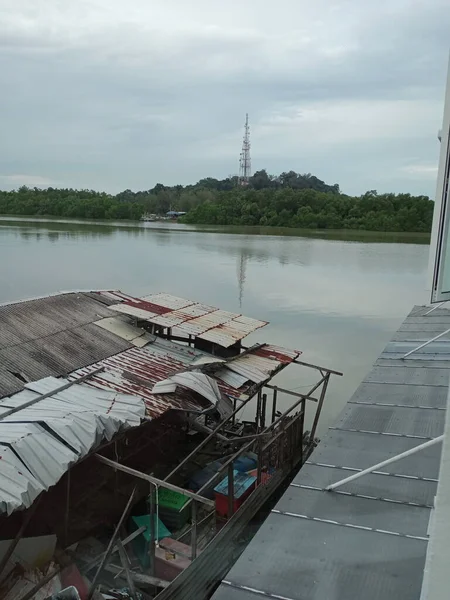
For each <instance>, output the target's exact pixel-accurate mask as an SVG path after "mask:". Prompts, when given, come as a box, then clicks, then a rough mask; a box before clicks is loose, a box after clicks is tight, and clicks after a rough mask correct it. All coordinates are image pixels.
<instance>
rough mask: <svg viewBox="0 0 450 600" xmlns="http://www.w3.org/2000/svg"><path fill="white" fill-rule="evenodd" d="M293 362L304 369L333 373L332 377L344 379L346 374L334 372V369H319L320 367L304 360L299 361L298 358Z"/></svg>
mask: <svg viewBox="0 0 450 600" xmlns="http://www.w3.org/2000/svg"><path fill="white" fill-rule="evenodd" d="M293 362H294V363H295V364H296V365H302V366H303V367H311V369H317V370H318V371H324V372H325V373H331V374H332V375H339V377H342V376H343V374H344V373H341V372H340V371H333V369H327V368H326V367H319V365H313V364H311V363H307V362H303V361H302V360H298V358H296V359H295V360H294V361H293Z"/></svg>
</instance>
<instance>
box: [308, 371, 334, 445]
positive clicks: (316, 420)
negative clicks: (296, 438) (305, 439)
mask: <svg viewBox="0 0 450 600" xmlns="http://www.w3.org/2000/svg"><path fill="white" fill-rule="evenodd" d="M329 381H330V374H329V373H328V374H327V375H326V377H325V381H324V382H323V386H322V391H321V393H320V397H319V404H318V405H317V408H316V414H315V415H314V421H313V424H312V427H311V434H310V436H309V437H310V440H309V441H310V442H311V443H313V442H314V437H315V435H316V431H317V425H318V424H319V419H320V413H321V412H322V406H323V401H324V400H325V394H326V393H327V387H328V383H329Z"/></svg>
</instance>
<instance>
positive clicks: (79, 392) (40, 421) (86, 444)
mask: <svg viewBox="0 0 450 600" xmlns="http://www.w3.org/2000/svg"><path fill="white" fill-rule="evenodd" d="M66 383H68V381H67V380H65V379H56V378H54V377H47V378H45V379H41V380H39V381H35V382H32V383H28V384H27V385H26V388H27V389H25V390H23V391H22V392H18V393H17V394H15V395H14V396H10V397H9V398H4V399H3V400H2V401H1V402H0V458H1V459H2V460H0V510H1V511H2V512H7V513H8V514H10V513H11V512H13V511H14V510H17V509H19V508H27V507H29V506H31V504H32V503H33V500H34V499H35V498H36V496H37V495H39V493H40V492H41V491H43V490H46V489H48V488H49V487H51V486H53V485H55V483H57V482H58V481H59V479H60V478H61V477H62V476H63V475H64V473H65V472H66V471H67V470H68V468H69V467H70V465H72V464H74V463H75V462H77V461H78V460H79V459H80V458H82V457H84V456H86V455H87V454H89V452H90V451H91V450H92V449H94V448H95V447H97V446H98V445H99V444H100V443H101V442H102V441H104V440H108V441H109V440H111V439H112V437H113V436H114V435H115V434H116V433H118V432H119V431H121V430H122V429H126V428H129V427H136V426H138V425H140V423H141V419H142V418H143V417H144V416H145V404H144V401H143V399H142V398H139V397H137V396H131V395H128V394H122V393H118V392H113V391H106V390H99V389H95V388H93V387H91V386H89V385H87V384H84V383H81V384H74V385H72V386H71V387H69V388H67V389H66V390H63V391H60V392H57V391H55V390H57V389H58V388H60V387H61V386H63V385H64V384H66ZM51 392H54V393H53V394H52V395H51V396H49V397H48V398H44V399H42V400H39V401H37V402H36V403H35V404H33V405H31V406H29V407H25V408H23V409H20V410H18V411H17V412H15V413H13V414H11V415H9V416H5V417H2V415H5V414H6V413H7V411H8V410H9V408H16V407H20V406H22V405H23V404H26V403H27V402H29V401H30V400H34V399H37V398H39V396H40V395H42V394H47V393H51Z"/></svg>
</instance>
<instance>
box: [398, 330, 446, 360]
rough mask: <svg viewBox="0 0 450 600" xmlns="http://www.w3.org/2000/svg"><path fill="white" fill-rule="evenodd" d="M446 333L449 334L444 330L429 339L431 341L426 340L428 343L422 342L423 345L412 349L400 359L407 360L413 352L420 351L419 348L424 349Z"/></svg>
mask: <svg viewBox="0 0 450 600" xmlns="http://www.w3.org/2000/svg"><path fill="white" fill-rule="evenodd" d="M447 333H450V329H446V330H445V331H443V332H442V333H440V334H439V335H436V336H435V337H434V338H431V340H428V342H424V343H423V344H420V346H417V348H414V350H410V351H409V352H407V353H406V354H405V355H404V356H402V359H405V358H408V356H410V355H411V354H414V352H417V350H420V349H421V348H425V346H428V344H431V343H432V342H435V341H436V340H438V339H439V338H441V337H442V336H444V335H446V334H447Z"/></svg>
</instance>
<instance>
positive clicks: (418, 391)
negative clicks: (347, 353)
mask: <svg viewBox="0 0 450 600" xmlns="http://www.w3.org/2000/svg"><path fill="white" fill-rule="evenodd" d="M449 328H450V310H448V309H445V308H437V309H436V308H435V309H431V310H430V307H419V306H416V307H414V308H413V310H412V311H411V313H410V314H409V315H408V317H407V318H406V319H405V321H404V322H403V323H402V325H401V326H400V328H399V329H398V331H397V332H396V334H395V335H394V337H393V338H392V340H391V341H390V342H389V343H388V344H387V346H386V348H385V349H384V350H383V352H382V353H381V355H380V356H379V357H378V359H377V360H376V362H375V363H374V365H373V367H372V369H371V371H370V372H369V374H368V375H367V376H366V377H365V379H364V381H363V382H362V383H361V384H360V386H359V387H358V389H357V390H356V392H355V394H354V395H353V396H352V398H351V399H350V400H349V401H348V402H347V404H346V406H345V407H344V409H343V411H342V413H341V415H340V416H339V418H338V419H337V421H336V422H335V423H333V424H332V425H331V426H330V427H329V429H328V432H327V434H326V435H325V436H324V438H323V439H322V441H321V443H320V444H319V445H318V447H317V448H316V449H315V450H314V452H313V453H312V455H311V456H310V458H309V460H308V461H307V463H306V464H305V466H304V467H303V469H302V470H301V471H300V472H299V473H298V474H297V476H295V477H294V479H293V480H292V482H291V483H290V485H289V487H288V488H287V490H286V492H285V493H284V494H283V496H282V497H281V499H280V500H279V501H278V503H277V504H276V505H275V506H274V507H273V508H272V510H271V512H270V515H269V517H268V518H267V519H266V521H265V522H264V523H263V525H262V526H261V528H260V529H259V531H258V532H257V533H256V535H255V537H254V538H253V540H252V541H251V543H250V544H249V545H248V546H247V548H246V549H245V551H244V552H243V553H242V555H241V556H240V558H239V559H238V560H237V562H236V563H235V565H234V566H233V568H232V569H231V570H230V571H229V572H228V574H227V575H226V576H225V577H224V578H223V580H222V582H221V584H220V586H219V587H218V589H217V590H216V592H215V593H214V595H213V596H212V598H213V600H252V599H253V598H257V597H261V598H274V599H282V600H330V599H331V598H332V599H333V600H348V599H349V598H355V599H356V598H364V599H365V600H380V599H383V600H415V599H417V600H419V598H420V599H423V600H425V599H428V600H437V599H439V600H440V599H441V598H444V597H445V598H447V597H448V589H449V586H448V577H449V576H448V565H449V564H450V563H449V559H450V556H449V555H450V551H449V549H448V534H449V525H448V523H449V519H450V516H449V515H450V501H449V500H450V490H449V489H448V488H450V484H449V483H448V482H449V480H450V478H449V473H448V471H450V448H449V447H448V446H449V442H448V439H449V438H450V431H448V435H446V434H445V428H446V429H447V430H450V425H447V427H446V425H445V419H446V406H447V396H448V385H449V376H450V334H446V335H444V336H442V337H440V338H439V339H438V340H436V341H434V342H432V343H431V344H429V345H427V346H426V347H424V348H418V347H419V346H421V345H422V344H424V343H425V342H427V341H429V340H430V339H432V338H434V337H436V336H438V335H439V334H441V333H443V332H445V331H446V330H448V329H449ZM405 355H407V356H405ZM442 441H444V444H442ZM419 446H420V449H418V447H419ZM442 447H444V451H443V450H442ZM442 452H443V455H444V456H443V460H442V467H441V468H440V465H441V453H442ZM447 455H448V456H447ZM399 456H400V458H399ZM445 457H447V458H445ZM386 461H389V462H388V463H387V464H386ZM380 463H381V465H380ZM366 470H367V471H369V472H366ZM440 471H441V480H439V473H440ZM356 475H358V477H354V476H356ZM438 484H439V486H438Z"/></svg>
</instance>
